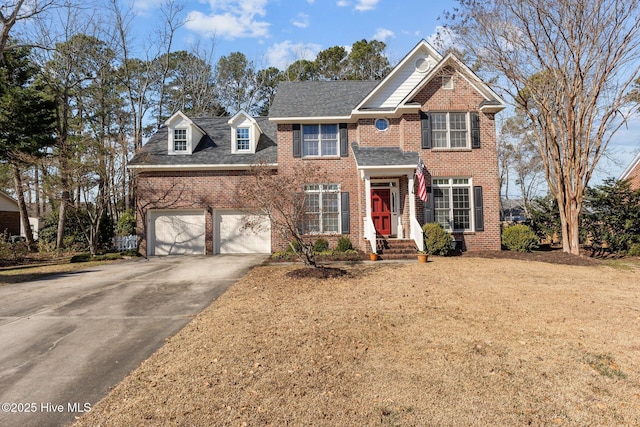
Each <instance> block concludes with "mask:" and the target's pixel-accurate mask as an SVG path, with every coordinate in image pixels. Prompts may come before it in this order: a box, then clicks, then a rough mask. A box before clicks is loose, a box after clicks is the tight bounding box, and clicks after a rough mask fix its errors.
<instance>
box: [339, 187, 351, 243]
mask: <svg viewBox="0 0 640 427" xmlns="http://www.w3.org/2000/svg"><path fill="white" fill-rule="evenodd" d="M340 216H341V217H342V218H341V221H342V234H351V214H350V212H349V192H347V191H344V192H342V193H340Z"/></svg>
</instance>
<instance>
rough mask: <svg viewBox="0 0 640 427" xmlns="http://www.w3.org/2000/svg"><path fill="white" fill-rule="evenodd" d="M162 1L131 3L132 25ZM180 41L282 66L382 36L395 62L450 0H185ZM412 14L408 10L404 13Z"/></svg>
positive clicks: (152, 17) (152, 16) (431, 28)
mask: <svg viewBox="0 0 640 427" xmlns="http://www.w3.org/2000/svg"><path fill="white" fill-rule="evenodd" d="M162 1H163V0H136V1H135V3H134V8H135V11H136V13H137V14H138V17H137V18H136V27H137V28H138V29H140V30H142V31H144V28H145V27H148V25H149V24H150V23H152V22H154V23H157V16H158V15H157V14H158V9H159V7H160V4H161V3H162ZM185 4H186V7H185V9H184V16H185V18H186V23H185V25H184V27H183V28H181V30H180V32H179V33H178V38H177V43H178V45H181V46H189V45H190V44H191V43H193V41H194V40H197V39H201V40H204V39H211V38H213V39H214V40H215V52H214V53H215V56H217V57H219V56H222V55H227V54H228V53H230V52H236V51H239V52H242V53H244V54H245V55H246V56H247V57H248V58H249V59H251V60H253V61H254V62H255V63H256V65H258V66H259V67H260V68H263V67H266V66H275V67H278V68H280V69H284V68H286V67H287V66H288V65H289V64H291V63H292V62H294V61H295V60H297V59H313V58H314V57H315V55H316V54H317V53H318V52H319V51H321V50H323V49H326V48H329V47H332V46H336V45H340V46H345V47H346V46H351V45H352V44H353V43H354V42H356V41H358V40H361V39H367V40H372V39H376V40H381V41H384V42H385V43H386V44H387V54H388V56H389V60H390V61H391V63H392V64H395V63H397V62H398V61H399V60H400V59H402V57H403V56H404V55H405V54H406V53H408V52H409V50H411V48H413V47H414V46H415V45H416V44H417V43H418V41H420V39H422V38H424V39H428V38H429V37H430V36H431V35H432V34H433V33H434V32H435V31H436V27H437V26H438V25H440V24H441V22H439V21H438V17H439V16H440V15H441V14H442V12H443V11H444V10H446V9H451V7H452V5H453V4H454V2H453V1H449V0H444V1H429V0H402V1H398V0H209V1H199V2H193V1H191V2H186V3H185ZM407 11H410V12H411V13H407Z"/></svg>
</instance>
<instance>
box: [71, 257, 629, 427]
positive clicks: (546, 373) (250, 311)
mask: <svg viewBox="0 0 640 427" xmlns="http://www.w3.org/2000/svg"><path fill="white" fill-rule="evenodd" d="M296 268H299V266H296V265H265V266H260V267H257V268H255V269H254V270H253V271H252V272H250V273H249V274H248V275H247V276H246V277H245V278H244V279H242V280H241V281H240V282H239V283H237V284H236V285H234V286H232V287H231V288H230V290H229V291H228V292H227V293H226V294H224V295H223V296H221V297H220V298H219V299H218V300H217V301H215V302H214V303H213V304H212V305H211V306H210V307H209V308H207V309H206V310H205V311H203V312H202V313H201V314H200V315H199V316H197V317H196V318H195V319H194V320H193V321H192V322H191V323H190V324H189V325H188V326H187V327H185V328H184V329H183V330H182V331H181V332H180V333H178V334H177V335H176V336H175V337H173V338H171V339H170V340H168V342H167V343H166V345H165V346H164V347H163V348H161V349H160V350H159V351H158V352H157V353H156V354H154V355H153V356H152V357H151V358H150V359H148V360H147V361H146V362H144V363H143V364H142V365H141V366H140V367H139V368H138V369H137V370H135V371H134V372H132V373H131V374H130V375H129V376H128V377H127V378H126V379H125V380H124V381H123V382H122V383H121V384H120V385H119V386H117V387H116V388H115V389H114V390H113V392H112V393H111V394H110V395H109V396H107V397H106V398H105V399H104V400H103V401H101V402H100V403H99V404H97V405H96V406H94V407H93V409H92V411H91V412H90V413H88V414H87V415H86V416H84V417H83V418H81V419H80V420H79V422H78V423H77V425H79V426H95V425H109V426H114V425H115V426H134V425H230V426H242V425H248V426H254V425H296V426H298V425H326V426H338V425H340V426H347V425H362V426H364V425H383V426H390V425H420V426H422V425H434V426H443V425H447V426H452V425H477V426H480V425H481V426H486V425H491V426H497V425H501V426H505V425H510V426H518V425H565V426H567V425H570V426H584V425H640V359H639V357H638V356H639V354H640V309H639V307H640V269H639V268H638V265H637V264H635V265H633V266H631V267H629V268H617V267H611V266H607V265H605V264H604V263H601V264H600V265H595V266H568V265H554V264H547V263H542V262H531V261H522V260H505V259H485V258H474V257H468V256H463V257H453V258H437V257H436V258H432V261H431V262H429V263H428V264H418V263H417V262H410V263H362V264H357V265H349V266H346V265H345V266H344V267H343V268H344V269H345V270H347V272H348V275H346V276H342V277H339V278H333V279H326V280H317V279H312V278H306V279H304V278H302V279H292V278H291V277H290V276H289V275H288V273H289V272H290V271H292V270H294V269H296Z"/></svg>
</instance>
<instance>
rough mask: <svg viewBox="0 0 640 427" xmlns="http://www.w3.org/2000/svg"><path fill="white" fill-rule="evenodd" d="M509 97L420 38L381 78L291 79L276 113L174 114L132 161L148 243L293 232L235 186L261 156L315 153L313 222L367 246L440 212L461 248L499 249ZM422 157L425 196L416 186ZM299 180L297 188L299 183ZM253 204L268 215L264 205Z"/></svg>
mask: <svg viewBox="0 0 640 427" xmlns="http://www.w3.org/2000/svg"><path fill="white" fill-rule="evenodd" d="M503 108H504V102H503V101H502V100H501V99H500V97H499V96H498V95H496V94H495V93H494V92H493V91H492V90H491V89H490V88H489V87H488V86H487V85H486V84H485V83H484V82H482V81H481V80H480V79H479V78H478V77H477V76H476V75H475V74H474V73H473V72H472V71H471V70H470V69H469V68H468V67H467V66H466V65H465V64H463V63H462V62H461V61H460V60H459V59H458V58H456V57H455V56H454V55H452V54H449V55H447V56H445V57H443V56H441V55H440V54H439V53H438V52H436V51H435V50H434V49H433V48H432V47H431V46H430V45H429V44H428V43H427V42H425V41H421V42H420V43H418V44H417V45H416V47H415V48H414V49H413V50H412V51H411V52H410V53H409V54H408V55H407V56H406V57H405V58H404V59H403V60H402V61H401V62H400V63H399V64H398V65H397V66H396V67H395V68H394V69H393V70H392V71H391V73H390V74H389V75H388V76H387V77H386V78H385V79H383V80H382V81H306V82H284V83H281V84H280V86H279V87H278V92H277V95H276V97H275V99H274V101H273V104H272V107H271V109H270V112H269V114H270V116H269V117H268V118H266V117H259V118H256V117H249V116H248V115H247V114H246V113H244V112H239V113H238V114H236V115H235V116H234V117H232V118H230V119H229V118H206V119H198V118H189V117H187V116H186V115H184V114H183V113H181V112H178V113H176V114H174V115H173V116H172V117H171V118H169V119H168V120H167V122H166V126H165V127H164V128H162V129H160V130H159V131H158V132H157V133H156V134H155V135H154V136H153V137H152V138H151V139H150V140H149V142H147V143H146V144H145V145H144V147H143V148H142V149H141V150H140V152H139V153H138V154H137V155H136V156H135V157H134V158H133V159H132V160H131V162H130V163H129V168H131V169H132V170H133V171H136V172H137V189H138V190H137V191H138V194H137V197H138V207H139V208H138V209H139V212H140V213H141V215H139V218H138V225H139V230H140V234H141V238H142V246H141V251H142V252H145V253H147V254H148V255H161V254H173V253H200V254H205V253H206V254H212V253H235V252H263V253H268V252H272V251H275V250H279V249H282V248H283V247H285V246H286V244H287V243H288V242H284V241H281V239H280V237H279V236H278V235H276V234H275V233H272V231H271V230H270V227H269V226H270V224H269V223H268V220H267V219H266V218H263V220H264V224H265V226H264V227H260V228H259V229H255V228H254V229H252V230H246V229H245V227H243V225H244V223H245V222H246V220H245V219H244V218H245V216H246V211H247V208H248V207H249V206H250V203H249V201H247V204H246V205H245V204H244V203H239V202H238V201H237V198H236V197H235V194H236V188H237V187H238V185H239V183H241V182H242V180H245V179H249V178H251V177H250V176H249V174H250V172H249V169H250V167H251V166H252V165H254V164H257V163H262V164H268V165H270V166H271V167H272V168H273V169H274V170H275V171H277V173H278V174H288V173H291V172H292V171H293V170H295V168H297V167H299V166H301V165H303V164H308V163H312V164H313V165H314V166H316V167H317V168H319V169H321V170H324V171H327V172H329V174H330V176H332V180H331V182H317V183H309V186H307V187H306V189H305V191H306V192H307V193H308V196H309V197H310V199H309V200H311V201H312V202H313V203H312V205H313V207H314V212H317V214H316V218H314V219H313V220H312V221H310V224H307V229H309V228H310V229H312V230H314V235H317V236H322V237H324V238H326V239H327V240H329V241H330V242H334V244H335V241H336V240H337V238H338V237H339V236H340V235H347V236H348V237H349V238H350V239H351V241H352V242H353V244H354V246H356V247H358V248H360V249H362V250H364V251H371V250H374V249H375V248H376V240H377V238H380V237H384V238H385V239H387V240H389V241H391V240H394V239H411V240H413V241H414V242H415V244H416V246H417V247H422V230H421V225H422V224H424V223H425V222H430V221H438V222H440V223H441V224H443V225H444V226H445V227H446V228H447V229H448V230H450V231H451V232H452V234H453V236H454V237H455V239H456V240H458V241H460V245H461V246H462V247H463V248H464V249H465V250H500V201H499V197H500V196H499V188H498V166H497V165H498V162H497V154H496V136H495V120H494V116H495V114H496V113H497V112H499V111H501V110H502V109H503ZM420 160H422V161H423V163H424V165H425V176H426V182H427V191H428V202H427V203H424V202H423V201H422V200H421V199H420V198H418V196H417V182H416V181H417V179H416V176H415V172H416V166H417V165H418V163H419V161H420ZM301 190H302V189H301ZM255 215H259V213H258V212H256V213H255Z"/></svg>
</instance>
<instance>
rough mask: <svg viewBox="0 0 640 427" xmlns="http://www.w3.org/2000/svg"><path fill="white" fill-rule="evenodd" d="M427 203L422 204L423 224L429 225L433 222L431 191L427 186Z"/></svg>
mask: <svg viewBox="0 0 640 427" xmlns="http://www.w3.org/2000/svg"><path fill="white" fill-rule="evenodd" d="M427 196H428V198H427V201H426V202H424V223H425V224H427V223H430V222H433V221H434V218H433V190H432V187H431V186H430V185H429V186H427Z"/></svg>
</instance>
